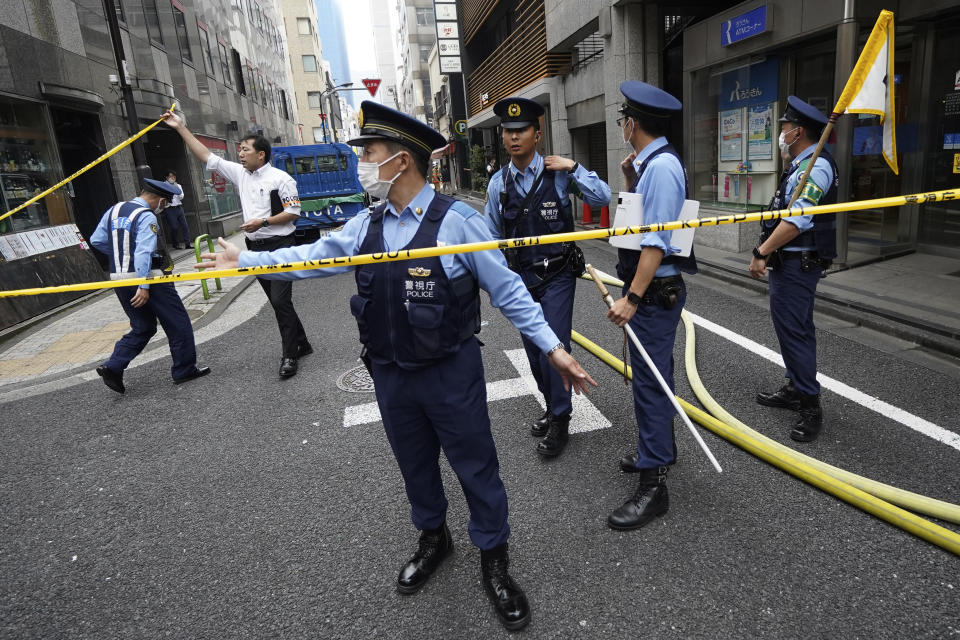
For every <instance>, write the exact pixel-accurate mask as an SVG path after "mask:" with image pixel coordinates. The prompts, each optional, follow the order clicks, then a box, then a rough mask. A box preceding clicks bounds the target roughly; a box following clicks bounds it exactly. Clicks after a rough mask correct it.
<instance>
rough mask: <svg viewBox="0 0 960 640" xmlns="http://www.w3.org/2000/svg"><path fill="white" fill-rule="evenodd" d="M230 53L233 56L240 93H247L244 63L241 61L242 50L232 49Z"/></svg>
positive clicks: (243, 94)
mask: <svg viewBox="0 0 960 640" xmlns="http://www.w3.org/2000/svg"><path fill="white" fill-rule="evenodd" d="M230 55H231V56H232V57H233V71H234V73H236V74H237V91H239V92H240V95H242V96H245V95H247V85H246V83H244V81H243V63H241V62H240V52H239V51H237V50H236V49H230Z"/></svg>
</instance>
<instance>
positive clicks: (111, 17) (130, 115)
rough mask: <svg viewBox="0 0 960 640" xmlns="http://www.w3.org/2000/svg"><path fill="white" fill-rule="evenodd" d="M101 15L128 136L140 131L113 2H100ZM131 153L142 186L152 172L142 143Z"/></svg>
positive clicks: (135, 146)
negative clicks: (115, 68) (111, 45)
mask: <svg viewBox="0 0 960 640" xmlns="http://www.w3.org/2000/svg"><path fill="white" fill-rule="evenodd" d="M102 2H103V14H104V15H105V16H106V18H107V27H108V28H109V30H110V41H111V42H112V43H113V56H114V58H116V60H117V75H118V77H119V79H120V93H121V94H122V96H123V104H124V107H125V111H126V112H127V126H128V127H129V129H130V135H131V136H132V135H134V134H136V133H137V132H138V131H140V128H141V127H140V121H139V119H138V118H137V105H136V103H135V102H134V101H133V87H131V86H130V83H129V82H128V81H127V60H126V56H125V55H124V53H123V41H122V40H121V39H120V23H119V21H118V20H117V8H116V6H115V5H114V2H113V0H102ZM130 149H131V150H132V151H133V162H134V164H135V165H136V167H137V178H138V182H139V183H140V184H138V185H137V188H138V189H139V188H140V186H141V185H142V184H143V179H144V178H152V177H153V172H152V171H151V170H150V165H148V164H147V154H146V153H144V151H143V142H142V141H141V140H140V139H139V138H138V139H136V140H134V141H133V144H131V145H130Z"/></svg>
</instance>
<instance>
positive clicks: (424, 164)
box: [382, 138, 430, 178]
mask: <svg viewBox="0 0 960 640" xmlns="http://www.w3.org/2000/svg"><path fill="white" fill-rule="evenodd" d="M382 142H383V144H384V145H385V146H386V147H387V150H388V151H390V155H393V154H395V153H399V152H401V151H406V152H407V153H409V154H410V157H412V158H413V166H414V167H416V169H417V171H418V172H419V173H420V177H421V178H426V177H427V176H428V175H430V171H429V163H430V159H429V158H428V157H427V156H425V155H423V154H422V153H418V152H417V151H415V150H414V149H412V148H411V147H408V146H407V145H405V144H403V143H401V142H397V141H395V140H388V139H386V138H383V140H382Z"/></svg>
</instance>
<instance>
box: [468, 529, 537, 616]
mask: <svg viewBox="0 0 960 640" xmlns="http://www.w3.org/2000/svg"><path fill="white" fill-rule="evenodd" d="M509 570H510V557H509V554H508V552H507V543H503V544H502V545H500V546H499V547H494V548H493V549H490V550H488V551H483V550H481V551H480V573H481V581H482V582H483V589H484V591H486V592H487V597H489V598H490V602H491V603H492V604H493V608H494V610H495V611H496V612H497V617H498V618H500V622H501V623H502V624H503V626H504V627H506V628H507V629H509V630H511V631H516V630H517V629H522V628H524V627H525V626H527V625H528V624H530V604H529V603H528V602H527V596H526V595H525V594H524V593H523V589H521V588H520V586H519V585H518V584H517V583H516V582H514V581H513V578H511V577H510V573H509Z"/></svg>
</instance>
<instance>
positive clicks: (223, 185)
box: [210, 171, 227, 193]
mask: <svg viewBox="0 0 960 640" xmlns="http://www.w3.org/2000/svg"><path fill="white" fill-rule="evenodd" d="M210 181H211V182H212V183H213V189H214V190H215V191H216V192H217V193H223V192H224V191H226V189H227V180H226V178H224V177H223V176H222V175H220V174H219V173H217V172H216V171H211V172H210Z"/></svg>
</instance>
